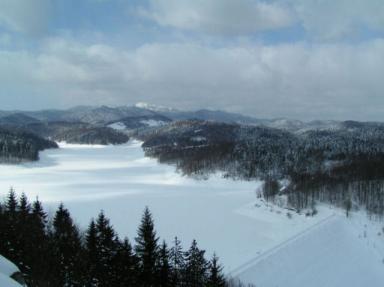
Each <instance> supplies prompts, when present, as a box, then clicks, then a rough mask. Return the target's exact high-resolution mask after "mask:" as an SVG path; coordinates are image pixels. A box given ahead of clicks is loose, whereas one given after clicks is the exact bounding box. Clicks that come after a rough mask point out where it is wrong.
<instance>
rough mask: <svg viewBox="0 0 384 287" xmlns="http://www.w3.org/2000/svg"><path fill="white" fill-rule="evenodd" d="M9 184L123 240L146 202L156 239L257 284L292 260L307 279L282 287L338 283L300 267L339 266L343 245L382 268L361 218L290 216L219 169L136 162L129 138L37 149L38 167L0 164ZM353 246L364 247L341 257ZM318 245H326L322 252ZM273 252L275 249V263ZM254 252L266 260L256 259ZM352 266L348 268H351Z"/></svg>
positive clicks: (1, 179)
mask: <svg viewBox="0 0 384 287" xmlns="http://www.w3.org/2000/svg"><path fill="white" fill-rule="evenodd" d="M10 186H13V187H14V188H15V189H16V191H17V192H25V193H26V194H27V195H28V196H29V197H30V198H31V199H33V198H35V197H36V196H39V198H40V199H41V200H43V201H44V203H45V206H46V207H47V208H48V209H49V211H50V212H51V213H53V212H54V211H55V209H56V207H57V205H58V203H59V202H61V201H62V202H64V203H65V205H66V206H67V207H68V208H69V209H70V211H71V213H72V214H73V216H74V218H75V219H76V220H77V221H78V223H79V224H80V226H82V227H86V226H87V224H88V223H89V220H90V218H91V217H95V216H96V215H97V213H98V212H99V211H100V210H101V209H103V210H104V211H105V213H106V214H107V216H108V217H110V218H111V221H112V223H113V224H114V226H115V228H116V230H117V231H118V233H119V235H120V236H128V237H129V238H130V239H131V240H133V238H134V236H135V235H136V230H137V226H138V223H139V221H140V217H141V215H142V211H143V209H144V207H145V206H148V207H149V208H150V209H151V211H152V213H153V215H154V218H155V221H156V228H157V230H158V234H159V235H160V236H161V238H163V239H166V240H167V241H168V242H169V243H170V241H171V240H172V239H173V237H174V236H176V235H177V236H178V237H179V238H180V239H181V240H182V242H183V245H184V247H185V248H187V247H189V244H190V242H191V241H192V239H194V238H195V239H197V240H198V243H199V245H200V246H201V247H202V248H205V249H206V250H207V251H208V253H209V254H212V253H213V252H214V251H215V252H217V254H218V255H219V256H220V257H221V261H222V263H223V264H224V265H225V267H226V271H233V273H232V274H233V275H236V276H239V277H240V278H242V279H245V280H250V281H252V282H256V283H258V282H261V284H266V285H265V286H280V285H277V283H278V282H287V278H288V277H290V278H296V277H295V276H296V275H295V274H294V273H293V274H291V271H292V270H293V271H294V270H295V269H294V268H293V266H294V265H296V263H297V264H298V265H299V266H301V268H304V267H305V268H306V269H305V270H309V271H308V276H307V277H305V276H304V277H302V278H303V279H302V280H301V279H300V280H301V281H299V279H298V281H292V282H307V284H302V285H300V284H299V285H289V286H340V285H334V284H333V285H332V284H329V285H312V284H311V283H312V280H315V279H316V278H315V277H317V276H320V275H321V273H322V270H315V269H314V268H315V267H313V268H312V269H311V267H309V266H308V264H309V263H313V264H316V262H319V263H318V264H317V265H315V266H319V267H321V268H323V267H324V266H325V265H326V266H327V268H328V269H324V274H325V275H327V276H328V275H332V274H334V273H332V272H333V269H334V268H338V264H339V263H341V262H345V261H342V259H340V260H339V261H338V260H333V257H337V258H339V257H340V256H341V255H342V252H344V251H345V252H348V253H347V255H345V256H346V258H352V259H353V260H354V261H353V263H352V264H357V263H356V262H355V261H358V259H359V258H362V260H363V261H362V262H363V263H364V264H368V263H370V264H371V263H372V264H371V265H369V266H371V267H372V268H370V270H372V271H370V272H374V273H375V274H376V271H378V270H381V271H383V273H384V269H380V268H384V265H383V264H382V263H381V261H380V260H382V259H380V256H378V257H377V258H376V257H375V256H374V255H372V254H373V253H374V254H377V252H376V251H375V250H374V249H373V247H372V246H371V247H372V248H371V247H369V248H366V249H364V248H365V247H364V244H365V243H364V242H366V238H367V236H365V237H364V236H363V235H362V236H361V238H359V237H358V234H357V233H358V232H363V231H362V227H361V223H359V222H357V221H356V223H353V224H352V223H349V222H344V221H343V220H344V219H341V217H339V215H333V214H334V213H335V211H334V210H332V209H330V208H327V207H321V208H319V214H318V215H317V216H315V217H313V218H307V217H305V216H304V215H298V214H295V213H292V212H291V214H292V218H288V216H287V210H284V209H280V208H278V207H274V206H270V205H266V204H265V203H263V202H262V201H261V200H259V199H256V195H255V191H256V190H257V189H258V188H259V186H260V182H246V181H233V180H228V179H223V178H222V177H220V175H216V176H212V177H211V178H210V179H208V180H195V179H191V178H187V177H183V176H181V175H180V174H179V173H176V172H175V168H174V167H173V166H169V165H161V164H158V163H157V161H156V160H154V159H149V158H145V157H144V154H143V151H142V149H141V147H140V143H138V142H130V143H129V144H126V145H121V146H81V145H65V144H62V145H61V149H59V150H50V151H45V152H43V153H41V161H39V162H37V163H29V164H24V165H20V166H0V190H1V193H2V194H3V195H5V194H6V193H7V191H8V189H9V188H10ZM336 213H337V212H336ZM336 218H337V219H336ZM339 218H340V219H339ZM361 220H363V219H361ZM344 225H345V227H343V228H341V227H342V226H344ZM378 226H379V225H378ZM377 228H379V227H377ZM351 230H355V231H356V232H357V233H353V232H352V231H351ZM375 230H376V229H375ZM373 232H374V231H372V233H373ZM351 234H352V235H351ZM354 234H355V236H354V237H353V235H354ZM320 235H324V236H320ZM363 237H364V238H363ZM376 237H378V236H376ZM376 237H374V240H375V242H376V241H377V239H378V238H376ZM306 238H308V239H310V240H306ZM312 238H313V240H312ZM349 238H351V241H348V239H349ZM360 239H361V240H360ZM372 240H373V239H372ZM308 241H311V242H312V241H313V242H312V243H311V242H308ZM367 242H368V241H367ZM359 244H360V245H361V246H363V247H364V248H363V247H362V248H360V249H359V251H357V253H356V254H355V255H350V254H349V253H351V252H352V250H354V248H355V247H356V248H358V247H359V246H360V245H359ZM367 244H368V243H367ZM323 245H325V246H329V247H328V249H327V248H325V247H324V246H323ZM276 246H278V248H276ZM279 246H280V247H279ZM321 247H323V249H322V250H321ZM341 247H343V248H345V249H342V248H341ZM311 248H314V250H311ZM301 249H303V250H301ZM295 250H296V251H295ZM343 250H344V251H343ZM372 250H373V251H372ZM380 250H381V249H380ZM335 251H339V253H335ZM383 251H384V249H383ZM369 252H371V253H369ZM375 252H376V253H375ZM262 254H264V255H262ZM276 254H281V256H282V260H281V261H280V260H279V258H280V255H278V256H277V255H276ZM296 254H297V257H295V255H296ZM322 254H324V255H331V257H330V260H328V259H327V258H326V257H325V256H323V257H324V258H322V259H320V258H319V261H317V260H316V258H315V257H322ZM371 255H372V256H371ZM260 256H263V257H262V258H268V260H265V259H263V260H260ZM284 256H285V257H284ZM332 256H333V257H332ZM284 260H285V261H284ZM290 260H291V261H290ZM369 260H371V262H370V261H369ZM262 262H264V263H262ZM265 262H271V263H270V264H271V265H270V266H271V268H268V266H269V265H263V264H265ZM351 262H352V261H351ZM373 262H374V263H373ZM281 263H284V264H283V265H281ZM347 263H348V262H347ZM376 263H377V264H376ZM268 264H269V263H268ZM279 264H280V265H279ZM335 264H337V266H336V265H335ZM375 264H376V265H375ZM373 265H375V266H376V267H374V266H373ZM258 266H261V267H260V270H264V271H263V272H262V273H263V276H264V277H262V276H261V275H260V276H256V275H257V274H259V273H260V272H261V271H260V272H259V271H258V270H259V267H258ZM332 266H333V267H332ZM256 267H257V268H256ZM352 267H353V266H352ZM352 267H351V270H355V269H353V268H355V267H353V268H352ZM263 268H264V269H263ZM276 268H277V269H276ZM265 270H267V271H268V270H269V273H268V272H267V271H265ZM327 270H328V271H329V272H331V271H332V272H331V273H329V272H328V271H327ZM345 270H347V267H345ZM362 270H363V269H362ZM293 271H292V272H293ZM310 272H312V273H313V274H310ZM253 274H256V275H255V276H253ZM268 274H269V275H268ZM280 274H282V275H281V276H285V278H282V280H283V279H284V280H285V281H277V280H278V278H280ZM284 274H285V275H284ZM341 274H343V273H341ZM367 274H369V276H370V275H372V274H373V273H367ZM311 276H314V278H313V279H312V278H311ZM355 276H357V275H356V274H355ZM359 276H360V275H359ZM361 276H364V274H361ZM263 278H266V279H263ZM361 278H362V279H361V280H363V279H364V277H361ZM379 278H381V277H380V276H379ZM288 279H289V278H288ZM262 280H264V281H262ZM268 280H270V281H268ZM305 280H311V281H305ZM266 282H267V283H268V282H269V283H268V284H269V285H267V283H266ZM275 282H276V284H275ZM330 282H331V281H330ZM335 282H336V281H335ZM356 282H359V281H356ZM367 282H370V283H372V282H371V281H367ZM381 282H384V281H381ZM331 283H334V282H333V281H332V282H331ZM337 283H338V281H337ZM258 286H259V285H258ZM260 286H264V285H260ZM284 286H288V285H284ZM370 286H381V285H374V284H371V285H370Z"/></svg>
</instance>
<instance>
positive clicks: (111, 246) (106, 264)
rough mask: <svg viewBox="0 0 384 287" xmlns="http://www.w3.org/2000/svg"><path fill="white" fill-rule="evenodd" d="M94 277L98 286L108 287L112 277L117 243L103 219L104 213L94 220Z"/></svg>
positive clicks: (113, 232)
mask: <svg viewBox="0 0 384 287" xmlns="http://www.w3.org/2000/svg"><path fill="white" fill-rule="evenodd" d="M96 232H97V236H96V239H97V240H96V242H97V243H96V250H97V259H98V261H97V262H96V263H97V264H96V276H97V279H98V284H100V285H99V286H109V282H110V280H111V278H112V277H113V275H114V274H113V258H114V256H115V254H116V250H117V243H116V234H115V231H114V229H113V227H112V225H111V224H110V222H109V219H108V218H106V217H105V215H104V212H103V211H102V212H100V214H99V216H98V218H97V220H96Z"/></svg>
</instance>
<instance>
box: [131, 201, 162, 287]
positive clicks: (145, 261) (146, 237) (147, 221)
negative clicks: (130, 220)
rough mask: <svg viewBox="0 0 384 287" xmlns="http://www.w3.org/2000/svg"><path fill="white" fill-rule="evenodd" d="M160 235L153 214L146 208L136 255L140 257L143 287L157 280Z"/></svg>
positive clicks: (138, 237) (137, 241)
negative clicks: (155, 228)
mask: <svg viewBox="0 0 384 287" xmlns="http://www.w3.org/2000/svg"><path fill="white" fill-rule="evenodd" d="M158 240H159V239H158V237H157V236H156V232H155V230H154V223H153V219H152V215H151V213H150V211H149V209H148V207H147V208H145V211H144V214H143V217H142V219H141V225H140V226H139V229H138V236H137V237H136V246H135V250H136V255H137V256H138V258H139V268H140V270H139V271H140V280H141V282H142V286H143V287H152V286H154V285H155V281H156V262H157V258H158V249H159V247H158V244H157V242H158Z"/></svg>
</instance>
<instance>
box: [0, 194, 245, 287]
mask: <svg viewBox="0 0 384 287" xmlns="http://www.w3.org/2000/svg"><path fill="white" fill-rule="evenodd" d="M74 222H75V220H74V219H73V218H72V217H71V215H70V212H69V211H68V209H66V208H65V207H64V205H63V204H60V205H59V207H58V209H57V210H56V212H55V213H54V215H53V217H52V218H50V217H49V216H48V215H47V213H46V212H45V211H44V208H43V205H42V203H41V202H40V201H39V200H38V199H36V200H35V201H33V202H32V203H30V202H29V200H28V198H27V197H26V195H25V194H22V195H21V196H20V197H19V198H18V197H17V195H16V194H15V192H14V191H13V190H11V191H10V192H9V193H8V195H7V197H6V199H5V201H4V202H3V203H2V204H0V230H2V232H1V233H0V254H1V255H3V256H5V257H6V258H8V259H10V260H11V261H13V262H14V263H16V264H17V265H18V267H19V269H20V270H21V272H22V273H23V278H24V279H23V280H24V281H25V283H26V284H27V286H29V287H33V286H39V287H44V286H53V287H62V286H92V287H96V286H100V287H103V286H121V287H129V286H138V287H139V286H143V287H157V286H159V287H165V286H169V287H178V286H183V287H184V286H185V287H205V286H206V287H222V286H227V287H241V286H244V285H242V284H241V283H240V282H237V281H236V280H233V279H227V278H226V276H225V275H224V273H223V267H222V266H221V265H220V263H219V259H218V257H217V256H216V255H215V254H214V255H213V256H212V258H210V259H207V258H206V255H205V251H204V250H202V249H200V248H199V247H198V245H197V242H196V240H193V242H192V243H191V245H190V247H189V248H188V249H187V250H183V247H182V244H181V241H180V240H179V239H178V238H177V237H175V238H174V240H173V242H171V245H169V246H168V245H167V243H166V242H165V241H160V239H159V237H158V236H157V234H156V230H155V226H154V220H153V217H152V214H151V212H150V211H149V209H148V208H145V210H144V212H143V216H142V219H141V222H140V224H139V227H138V229H137V234H136V237H135V239H134V244H132V243H131V242H130V241H129V240H128V238H120V237H119V236H118V234H117V233H116V231H115V230H114V228H113V225H112V224H111V222H110V220H109V219H108V218H107V216H106V215H105V214H104V212H103V211H101V212H100V213H99V214H98V216H97V218H96V219H91V220H90V223H89V225H88V228H87V229H86V230H81V229H80V228H79V227H78V226H77V225H76V224H75V223H74Z"/></svg>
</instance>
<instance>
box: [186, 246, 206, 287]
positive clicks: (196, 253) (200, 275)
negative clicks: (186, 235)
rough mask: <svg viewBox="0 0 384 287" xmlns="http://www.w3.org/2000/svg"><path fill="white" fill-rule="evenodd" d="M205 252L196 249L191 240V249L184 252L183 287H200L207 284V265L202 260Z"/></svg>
mask: <svg viewBox="0 0 384 287" xmlns="http://www.w3.org/2000/svg"><path fill="white" fill-rule="evenodd" d="M204 254H205V251H204V250H200V249H199V248H198V247H197V242H196V240H193V242H192V245H191V247H190V248H189V250H188V251H187V252H186V266H185V286H187V287H201V286H205V284H206V282H207V271H208V263H207V261H206V260H205V258H204Z"/></svg>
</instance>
